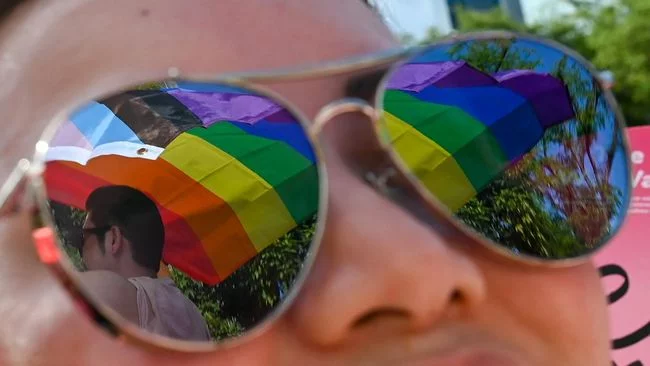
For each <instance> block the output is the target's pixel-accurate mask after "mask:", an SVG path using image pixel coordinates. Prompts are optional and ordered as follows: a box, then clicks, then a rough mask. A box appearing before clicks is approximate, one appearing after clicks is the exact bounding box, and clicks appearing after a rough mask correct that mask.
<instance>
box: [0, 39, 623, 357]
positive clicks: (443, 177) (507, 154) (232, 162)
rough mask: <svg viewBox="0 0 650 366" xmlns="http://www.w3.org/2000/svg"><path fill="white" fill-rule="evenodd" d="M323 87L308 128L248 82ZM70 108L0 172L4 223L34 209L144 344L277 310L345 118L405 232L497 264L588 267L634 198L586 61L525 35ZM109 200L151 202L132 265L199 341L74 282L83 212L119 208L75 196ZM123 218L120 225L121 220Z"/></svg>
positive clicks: (307, 247)
mask: <svg viewBox="0 0 650 366" xmlns="http://www.w3.org/2000/svg"><path fill="white" fill-rule="evenodd" d="M325 77H337V78H345V80H347V88H346V94H347V95H346V97H345V98H343V99H341V100H338V101H334V102H332V103H330V104H328V105H327V106H325V107H323V108H322V109H321V110H320V112H319V113H318V114H317V115H316V117H315V118H314V119H313V120H310V119H307V118H306V117H305V116H304V114H303V113H302V112H301V111H300V110H299V109H298V108H296V107H295V106H294V105H292V104H291V102H290V101H287V100H285V99H284V98H283V97H281V96H280V95H278V94H277V93H275V92H272V91H270V90H269V88H266V87H264V86H262V85H261V84H265V83H272V82H288V81H302V80H309V79H317V78H325ZM70 110H71V111H72V112H70V113H66V114H65V115H62V117H61V118H55V120H54V121H53V122H52V124H51V127H50V128H49V129H48V130H47V131H46V132H45V134H44V137H43V138H42V140H41V141H40V142H39V143H38V144H37V146H36V154H35V157H34V159H33V160H32V161H26V160H23V161H21V162H20V163H19V164H18V166H17V168H16V169H15V171H14V173H13V174H12V175H11V176H10V177H9V179H8V181H7V182H6V183H5V185H4V186H3V188H2V191H0V198H1V199H2V202H3V205H2V208H1V210H2V213H4V214H8V213H11V212H15V211H18V210H21V209H25V206H26V205H27V203H26V201H25V200H26V199H27V198H30V197H31V198H32V199H31V200H30V201H29V202H37V206H38V211H39V214H38V216H37V217H36V218H35V219H34V221H35V231H34V233H35V234H34V237H35V239H36V240H35V242H36V243H37V249H38V251H39V253H40V254H41V259H42V260H43V262H45V263H46V264H47V265H48V266H49V267H50V268H51V269H52V270H53V271H54V273H55V274H56V275H57V277H58V278H59V279H60V280H61V281H62V282H63V283H64V285H65V287H66V289H67V290H69V292H70V293H71V294H72V295H73V296H74V297H75V299H76V300H77V302H78V303H79V304H80V308H82V309H84V312H85V313H86V314H88V315H90V316H91V317H92V318H93V319H94V320H95V321H96V322H98V323H99V324H100V325H101V326H102V327H103V328H105V329H106V330H108V331H109V332H110V333H111V334H113V335H115V336H116V337H122V338H124V339H128V340H131V341H136V342H138V343H144V344H148V345H157V346H164V347H169V348H174V349H182V350H196V351H199V350H210V349H214V347H215V344H218V345H223V344H234V343H235V342H241V341H244V340H246V339H248V338H249V337H250V336H253V335H254V334H258V333H259V332H261V331H263V330H264V328H265V327H266V326H267V325H268V324H270V322H272V321H273V319H275V318H277V317H278V316H280V314H281V313H282V312H283V311H284V310H285V309H286V308H287V306H288V305H289V304H290V303H291V302H292V300H293V299H294V298H295V296H296V295H297V293H298V290H299V288H300V287H301V284H302V283H303V282H304V281H303V280H304V278H305V277H306V275H307V273H308V271H309V268H310V266H311V264H312V262H313V260H314V257H315V254H316V251H317V247H318V243H319V240H320V236H321V233H322V232H323V230H325V229H324V226H325V223H324V218H325V216H326V210H327V207H326V204H325V203H326V202H327V194H328V192H327V189H326V177H325V174H326V170H327V161H325V160H324V158H323V154H322V152H321V150H320V147H319V137H320V134H321V133H326V132H327V131H326V130H327V127H328V124H329V123H341V124H345V123H347V121H346V120H345V119H343V120H342V121H339V119H340V118H338V117H339V116H340V115H342V114H347V113H356V114H362V115H365V117H364V120H366V122H365V125H363V123H359V125H358V126H356V127H351V128H350V131H352V136H353V138H354V139H355V141H356V142H355V143H354V144H352V145H354V146H351V147H348V148H349V149H351V150H352V151H353V153H356V152H359V153H360V154H361V153H363V152H364V151H365V149H377V150H378V151H381V152H383V154H384V155H385V156H386V159H385V161H382V162H376V164H375V163H373V162H370V163H368V162H366V163H364V164H365V165H364V167H365V168H364V169H365V171H363V172H362V174H361V177H362V179H364V180H365V181H366V182H367V183H368V184H369V185H370V186H372V187H373V188H375V189H376V190H377V191H378V192H380V193H381V194H384V195H386V196H387V197H388V198H390V199H392V200H394V201H395V202H396V203H398V204H402V205H404V207H405V208H406V209H407V210H411V211H412V212H413V213H414V217H415V218H417V219H421V220H423V221H424V222H427V221H432V220H431V218H432V217H435V216H438V217H444V218H446V220H447V222H448V223H449V225H452V226H455V227H456V228H457V229H458V230H462V231H463V232H464V233H465V234H466V235H469V236H471V237H473V238H474V239H475V242H476V243H480V245H481V246H483V247H485V248H487V249H489V250H491V251H494V252H496V253H497V254H498V255H499V256H502V257H504V258H507V259H508V260H512V261H516V262H520V263H523V264H527V265H531V266H545V267H567V266H574V265H578V264H580V263H584V262H585V261H588V260H589V259H590V258H591V257H592V256H593V255H594V253H596V252H597V251H599V250H600V249H601V248H603V246H605V245H606V244H607V243H608V242H609V241H610V239H611V238H612V236H614V235H615V233H616V232H617V230H618V229H619V228H620V227H621V225H622V223H623V220H624V217H625V213H626V210H627V207H628V201H629V199H630V192H631V179H630V165H629V161H628V154H627V140H626V136H625V132H624V125H625V124H624V121H623V117H622V115H621V113H620V111H619V110H618V107H617V106H616V103H615V101H614V99H613V97H612V95H611V93H610V92H609V91H607V90H606V89H605V88H603V87H602V85H601V83H600V81H599V78H598V76H597V73H596V71H595V70H594V68H593V67H592V66H590V64H589V63H588V62H587V61H586V60H584V59H583V58H582V57H580V56H579V55H577V54H576V53H574V52H573V51H571V50H569V49H567V48H565V47H563V46H561V45H559V44H556V43H553V42H551V41H549V40H545V39H539V38H536V37H532V36H527V35H520V34H512V33H504V32H486V33H480V34H467V35H462V36H454V37H452V38H448V39H446V40H444V41H441V42H439V43H436V44H434V45H427V46H418V47H414V48H399V49H393V50H390V51H385V52H380V53H377V54H372V55H365V56H361V57H356V58H351V59H346V60H340V61H336V62H325V63H320V64H315V65H306V66H303V67H296V68H292V69H282V70H273V71H262V72H242V73H230V74H226V75H219V76H216V77H204V78H187V77H184V76H182V75H171V76H170V77H169V79H167V80H153V81H152V82H151V83H147V84H140V85H136V86H130V87H127V88H123V89H121V90H117V91H111V92H106V93H104V94H103V95H101V96H97V97H94V98H93V100H91V101H87V102H86V103H84V104H82V105H79V106H77V107H76V108H71V109H70ZM332 121H334V122H332ZM350 123H357V122H356V120H355V121H353V122H350ZM362 125H363V126H362ZM110 187H117V188H124V189H128V190H134V191H137V192H140V193H141V194H143V195H144V196H146V198H147V199H148V200H150V201H151V202H152V206H151V207H155V209H154V210H153V211H155V212H153V211H152V217H154V218H155V219H156V220H158V221H159V222H160V223H162V228H163V229H162V230H163V231H162V234H161V242H160V243H159V244H160V248H161V249H160V253H158V254H148V255H150V256H152V258H154V260H153V261H154V262H157V261H158V260H159V261H160V266H159V267H158V266H157V265H156V266H155V267H156V268H157V269H158V270H159V272H158V273H159V276H160V277H166V278H169V279H171V280H173V282H174V283H176V285H177V286H178V288H179V289H180V290H181V291H182V292H183V293H184V295H185V296H186V297H187V298H188V299H189V300H190V301H192V302H193V303H194V304H195V305H196V307H197V308H198V310H199V311H200V312H201V314H202V315H203V317H204V318H205V320H206V323H207V325H208V328H209V331H210V335H211V338H212V340H213V342H205V341H203V342H199V341H195V342H193V341H188V340H181V339H174V338H173V337H168V336H161V335H158V334H154V333H153V332H151V331H148V330H145V329H141V328H140V327H139V326H138V325H137V324H133V323H130V322H128V321H126V320H125V319H124V318H122V317H120V316H119V315H118V313H117V312H116V311H114V309H111V308H110V307H109V306H107V305H106V304H103V303H102V302H101V301H100V300H98V299H99V297H97V296H95V294H93V292H92V289H88V288H85V287H84V286H83V285H82V284H81V282H80V281H79V280H78V278H77V277H78V271H80V270H81V269H82V268H83V265H84V263H83V258H82V257H81V255H80V253H79V250H78V249H79V243H80V237H82V236H81V235H80V233H82V232H83V229H82V225H83V222H84V219H85V218H86V215H88V213H89V212H92V215H93V217H94V215H95V213H96V211H98V210H100V208H101V207H113V206H116V205H117V206H119V204H120V195H119V194H115V195H113V194H110V193H109V194H104V195H103V196H104V197H105V198H104V199H105V201H108V202H104V203H103V204H102V205H99V206H97V207H100V208H93V207H89V204H88V202H89V201H90V200H89V197H90V196H92V195H93V194H94V193H95V192H98V191H101V190H102V189H106V188H110ZM25 192H29V193H30V194H24V193H25ZM407 196H408V197H411V198H412V197H417V201H418V202H419V203H418V205H419V207H420V208H421V207H424V209H420V208H417V207H411V206H413V205H411V206H409V204H407V203H406V201H407V200H406V199H405V198H404V197H407ZM34 198H35V199H34ZM125 207H126V206H125ZM107 210H108V209H107ZM116 210H117V209H116ZM109 211H110V210H109ZM118 211H119V210H118ZM122 211H123V212H122V215H123V217H122V220H123V222H128V221H129V220H130V219H129V213H130V212H132V211H130V210H125V209H122ZM111 212H112V211H111ZM142 212H144V210H139V211H138V214H142ZM138 217H140V216H138ZM133 220H136V219H133ZM142 222H143V221H142ZM95 225H100V224H99V223H95ZM125 225H126V224H125ZM124 227H126V226H124ZM148 230H149V228H147V227H143V228H142V230H141V231H143V232H153V230H154V229H151V230H149V231H148ZM125 232H127V229H125ZM44 233H45V234H44ZM47 233H51V234H52V235H53V236H54V237H53V239H52V240H50V241H48V240H47V238H48V235H46V234H47ZM136 239H137V238H135V237H132V238H131V241H132V242H133V243H135V242H136V241H137V240H136ZM81 242H83V240H82V241H81ZM396 244H397V243H396ZM134 245H135V244H134ZM148 250H149V252H151V251H152V250H151V248H149V249H148ZM395 250H400V248H399V246H397V247H396V248H395ZM149 252H147V253H149ZM146 255H147V254H144V256H145V257H146ZM142 256H143V255H141V257H142ZM145 259H146V258H145Z"/></svg>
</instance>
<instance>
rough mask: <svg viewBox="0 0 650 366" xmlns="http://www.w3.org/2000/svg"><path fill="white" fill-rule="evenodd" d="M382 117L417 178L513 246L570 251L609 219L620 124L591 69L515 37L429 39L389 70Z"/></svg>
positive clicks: (601, 236) (618, 174) (618, 176)
mask: <svg viewBox="0 0 650 366" xmlns="http://www.w3.org/2000/svg"><path fill="white" fill-rule="evenodd" d="M382 99H383V108H384V110H383V116H384V118H383V122H384V127H385V128H386V131H387V134H388V136H389V139H390V142H391V144H392V145H393V147H394V148H395V150H396V151H397V153H398V155H399V156H400V157H401V158H402V159H403V161H404V163H405V164H406V166H408V168H409V169H410V170H411V172H412V173H413V174H414V176H415V177H416V178H418V180H419V181H420V182H421V183H422V184H423V185H424V186H425V187H426V188H427V189H428V190H429V191H430V192H431V193H432V194H433V195H434V196H435V197H436V198H437V199H438V200H439V201H441V202H442V203H443V204H444V205H446V206H447V207H448V208H449V209H450V210H451V211H452V212H453V213H454V214H455V215H456V217H458V218H459V219H461V220H462V221H463V222H464V223H465V224H467V225H468V226H469V227H471V228H473V229H474V230H476V231H477V232H479V233H480V234H482V235H484V236H485V237H487V238H489V239H491V240H492V241H493V242H495V243H496V244H498V245H500V246H502V247H504V248H508V249H509V250H511V251H512V252H514V253H519V254H526V255H530V256H534V257H538V258H549V259H567V258H573V257H577V256H581V255H584V254H587V253H589V252H592V251H593V250H595V249H597V248H598V247H599V246H601V245H602V244H603V243H604V242H605V241H607V240H608V238H609V237H610V236H611V235H612V234H613V233H614V232H615V231H616V230H617V229H618V227H619V226H620V224H621V221H622V217H623V216H624V213H625V210H626V207H627V202H628V199H629V171H628V165H627V156H626V154H625V151H624V143H623V141H624V138H623V135H622V131H621V127H620V126H621V124H619V121H617V116H616V113H615V110H614V107H613V106H611V105H610V104H609V103H608V101H607V100H606V98H605V97H604V95H603V91H602V89H601V87H600V85H599V83H598V81H597V80H596V78H595V76H594V75H592V74H591V73H590V72H589V70H588V69H587V68H586V67H585V66H584V65H582V64H581V63H580V62H579V61H577V60H576V59H575V58H573V57H572V56H570V55H567V54H566V53H565V52H563V51H560V50H558V49H556V48H554V47H552V46H549V45H547V44H544V43H541V42H537V41H531V40H524V39H501V40H470V41H463V42H457V43H453V44H446V45H441V46H436V47H432V48H430V49H428V50H427V51H425V52H423V53H422V54H421V55H419V56H417V57H415V58H413V59H412V60H410V61H409V62H407V63H406V64H404V65H402V66H400V67H399V68H398V69H397V70H396V71H395V72H394V73H393V74H391V75H389V76H388V78H387V84H386V90H385V92H384V95H383V97H382Z"/></svg>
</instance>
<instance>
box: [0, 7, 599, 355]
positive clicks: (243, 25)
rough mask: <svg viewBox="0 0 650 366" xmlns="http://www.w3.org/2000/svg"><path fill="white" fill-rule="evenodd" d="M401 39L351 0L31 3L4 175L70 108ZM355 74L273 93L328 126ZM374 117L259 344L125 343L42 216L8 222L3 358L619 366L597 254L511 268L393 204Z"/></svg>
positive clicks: (340, 160) (343, 151) (16, 51)
mask: <svg viewBox="0 0 650 366" xmlns="http://www.w3.org/2000/svg"><path fill="white" fill-rule="evenodd" d="M396 46H397V42H396V40H395V39H394V37H393V36H392V35H391V33H390V31H389V30H388V28H387V27H386V26H385V25H384V24H383V23H382V21H381V19H380V18H379V17H378V16H377V15H376V14H375V13H373V11H372V10H371V9H369V8H367V7H366V6H365V5H364V4H362V3H361V2H355V1H350V0H329V1H321V0H309V1H306V0H296V1H292V0H285V1H262V0H251V1H247V2H246V3H243V2H241V1H226V2H216V1H196V2H194V3H193V5H192V7H188V6H187V4H185V3H181V2H178V1H171V0H163V1H140V2H137V3H134V2H132V1H125V0H117V1H113V2H100V1H93V0H74V1H68V2H27V3H26V4H25V6H23V7H21V8H19V9H18V11H17V12H15V13H13V14H12V15H11V17H9V18H8V19H7V20H6V21H5V23H4V24H3V25H2V28H0V50H1V51H0V52H1V54H2V59H1V61H0V75H2V78H3V83H2V86H0V107H1V108H0V113H2V117H3V118H2V121H4V122H3V123H4V124H5V133H4V134H3V135H2V136H1V137H0V139H1V140H0V146H1V147H2V156H3V159H2V160H1V161H0V173H2V174H3V176H5V177H6V176H8V175H9V172H10V171H11V169H12V168H13V166H14V165H15V162H16V161H18V159H20V158H26V157H31V155H32V154H33V150H34V145H35V144H36V142H37V141H38V140H39V137H40V135H41V134H42V132H43V130H44V129H45V127H46V125H47V123H48V122H49V121H50V120H52V119H53V118H55V117H56V116H58V115H60V114H61V113H62V111H61V110H62V109H66V110H65V111H64V112H63V113H67V114H69V113H70V110H69V109H71V108H73V107H74V106H78V105H79V104H80V103H85V102H87V101H88V100H89V99H90V98H94V97H97V96H98V95H103V94H105V93H107V92H110V91H116V90H120V89H122V88H125V87H128V86H133V85H138V84H144V83H148V82H151V81H154V80H164V79H167V78H169V76H170V70H173V71H174V72H181V73H182V75H183V76H184V77H187V78H193V79H194V78H196V79H200V78H205V77H206V75H219V74H223V73H229V72H239V71H251V70H256V71H257V70H268V69H277V68H289V67H293V66H300V65H305V64H311V63H316V62H323V61H336V60H341V59H345V58H349V57H352V56H359V55H365V54H371V53H373V52H379V51H384V50H388V49H391V48H393V47H396ZM348 81H349V76H346V75H336V76H332V77H327V78H313V79H309V80H305V81H295V80H293V81H275V82H267V83H265V84H266V85H265V86H266V87H267V88H268V89H270V90H271V91H272V92H273V93H275V94H277V95H279V96H281V97H282V99H283V100H287V101H290V102H291V103H292V105H293V106H295V108H296V109H299V110H300V111H302V113H304V115H305V119H307V120H314V119H315V117H316V116H317V114H318V112H319V111H320V109H321V108H322V107H323V106H326V105H327V104H328V103H330V102H332V101H334V100H338V99H340V98H343V97H345V96H346V90H345V89H346V88H345V85H347V82H348ZM275 94H274V95H275ZM367 99H372V96H370V97H368V98H367ZM368 102H371V101H368ZM386 108H388V107H386ZM369 120H370V118H369V116H368V115H364V114H363V113H359V111H353V112H350V113H341V114H339V115H336V116H333V117H332V118H330V119H328V121H327V124H325V125H323V129H322V131H320V133H319V135H318V137H317V139H318V142H319V145H320V149H322V151H321V154H322V157H323V159H324V160H325V161H326V162H327V167H326V173H327V174H326V175H323V176H322V177H321V184H323V182H324V184H325V186H326V190H327V195H326V197H327V202H326V205H327V211H323V212H326V214H325V217H320V218H319V219H320V220H321V221H322V222H324V224H323V225H321V227H322V233H321V234H322V237H321V238H320V244H319V248H318V252H317V254H316V255H315V256H314V259H313V260H314V261H313V264H311V266H310V268H309V271H308V273H307V274H306V275H305V277H304V281H303V283H302V285H301V287H300V289H299V291H298V292H297V293H296V294H295V298H294V299H293V302H292V303H290V304H289V305H288V306H287V308H286V309H284V311H283V312H282V313H281V314H279V315H278V317H277V319H275V320H274V321H273V322H270V323H268V326H267V327H266V328H265V329H263V330H261V331H260V332H258V333H257V334H255V336H253V337H248V338H242V340H241V342H237V343H233V344H231V345H229V346H224V347H218V348H215V349H214V350H212V351H209V352H200V353H199V352H197V353H189V352H180V351H176V350H175V351H172V350H170V349H168V348H164V347H159V346H153V345H151V344H149V345H148V346H143V344H142V342H140V343H139V342H126V341H124V339H125V338H123V337H117V338H113V337H111V336H110V335H108V334H107V333H105V332H104V331H102V330H101V329H100V328H99V327H96V326H95V325H93V324H92V323H91V322H90V321H89V320H88V318H87V317H85V316H83V315H82V311H81V310H80V308H79V307H78V306H77V304H76V303H75V302H74V301H73V299H72V298H71V297H69V295H68V293H67V292H66V290H65V289H64V287H63V286H61V285H60V283H59V282H57V281H56V280H55V278H54V276H53V275H52V273H51V272H50V271H48V270H47V269H46V268H45V267H44V266H43V265H42V263H41V262H40V261H39V259H38V256H37V254H36V251H35V249H34V245H33V243H32V238H31V231H32V222H31V221H30V219H31V217H30V216H29V215H28V214H18V215H15V216H10V217H7V218H3V220H2V222H0V235H1V237H2V240H1V241H0V246H1V252H2V255H1V256H0V276H1V277H2V278H3V279H5V281H2V282H1V283H0V291H2V292H3V293H4V296H1V297H0V298H1V300H0V316H2V319H3V322H2V323H1V324H0V363H3V364H10V365H11V364H28V365H37V364H44V365H109V364H117V363H132V364H136V365H177V364H186V365H221V364H223V365H295V364H304V365H330V364H331V365H382V364H386V365H395V364H405V365H449V366H453V365H590V366H591V365H608V364H609V357H608V354H609V341H608V326H607V313H606V299H605V297H604V296H603V293H602V290H601V287H600V283H599V278H598V273H597V271H596V270H595V268H594V266H593V265H592V264H591V262H589V261H586V262H581V264H576V265H572V266H554V267H553V268H551V267H549V266H543V265H533V264H530V263H524V262H520V261H515V260H511V258H507V257H505V256H503V255H501V254H500V253H498V252H496V251H491V250H486V246H485V245H483V244H482V243H480V239H479V238H478V237H477V236H476V235H472V234H470V233H469V232H468V231H466V230H461V229H460V228H459V227H458V225H456V224H454V223H453V221H452V219H451V217H450V216H449V215H443V214H441V213H439V212H438V213H437V214H436V213H431V214H429V213H428V212H429V211H427V209H424V208H422V206H423V205H424V203H422V202H425V200H424V199H422V200H419V199H416V198H415V195H409V197H408V198H405V199H403V200H401V201H400V202H399V203H398V202H396V201H395V200H394V199H391V197H390V195H387V194H383V192H382V191H381V190H380V189H377V188H376V187H374V186H373V185H371V184H368V183H367V182H366V180H365V176H364V173H365V172H367V171H368V170H371V168H372V162H373V161H380V160H382V161H383V160H386V159H387V156H388V154H387V153H385V152H384V151H383V150H380V149H359V148H358V147H359V145H360V143H359V141H358V140H357V139H355V138H356V137H358V136H360V135H359V133H360V132H359V131H363V130H364V128H363V127H358V126H364V124H366V125H368V123H369ZM369 143H370V142H369ZM396 149H397V151H399V148H398V147H396ZM359 151H361V152H362V153H359ZM405 160H406V159H405ZM407 163H408V162H407ZM402 184H403V185H405V186H408V187H411V186H410V185H408V184H407V183H402ZM405 189H406V188H405ZM411 189H412V187H411ZM423 215H424V216H423ZM92 240H96V239H92ZM88 244H90V243H88ZM396 248H398V250H396Z"/></svg>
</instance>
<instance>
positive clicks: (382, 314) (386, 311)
mask: <svg viewBox="0 0 650 366" xmlns="http://www.w3.org/2000/svg"><path fill="white" fill-rule="evenodd" d="M406 317H408V314H407V312H406V311H403V310H399V309H393V308H383V309H376V310H373V311H369V312H366V313H365V314H363V316H361V317H360V318H359V319H357V320H356V321H355V322H354V327H355V328H357V327H363V326H365V325H367V324H370V323H373V322H375V321H377V320H378V319H382V318H383V319H385V318H406Z"/></svg>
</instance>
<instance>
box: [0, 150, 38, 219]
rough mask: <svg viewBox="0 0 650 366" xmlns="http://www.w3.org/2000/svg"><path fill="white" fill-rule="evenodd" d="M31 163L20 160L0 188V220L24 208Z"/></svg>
mask: <svg viewBox="0 0 650 366" xmlns="http://www.w3.org/2000/svg"><path fill="white" fill-rule="evenodd" d="M30 167H31V163H30V162H29V160H27V159H21V160H20V161H19V162H18V164H16V167H14V169H13V170H12V172H11V174H9V177H8V178H7V180H6V181H5V183H4V184H3V185H2V188H0V218H2V217H6V216H10V215H13V214H16V213H18V212H20V211H21V209H22V208H24V207H25V201H26V199H27V196H28V195H27V194H26V192H27V190H28V182H29V179H28V178H29V176H28V172H29V169H30Z"/></svg>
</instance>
